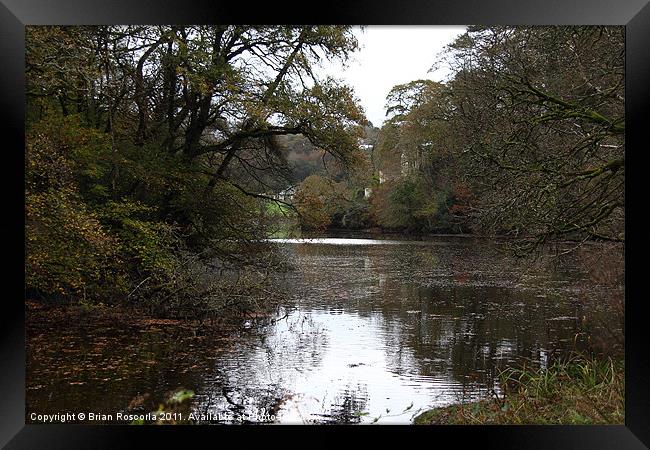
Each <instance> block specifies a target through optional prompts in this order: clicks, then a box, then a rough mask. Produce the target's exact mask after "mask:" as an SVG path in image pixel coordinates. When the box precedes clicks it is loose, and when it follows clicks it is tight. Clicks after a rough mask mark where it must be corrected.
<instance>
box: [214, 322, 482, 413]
mask: <svg viewBox="0 0 650 450" xmlns="http://www.w3.org/2000/svg"><path fill="white" fill-rule="evenodd" d="M273 328H274V329H273V331H272V332H271V333H270V335H269V336H268V337H267V339H266V341H265V343H264V344H263V345H259V346H256V347H255V348H253V349H252V351H251V353H246V354H242V355H241V358H233V359H232V360H230V361H225V362H224V365H220V367H219V370H220V371H221V372H224V373H228V374H230V376H231V377H232V378H233V379H238V380H240V382H241V383H243V384H251V385H257V386H260V387H269V386H279V385H281V386H282V389H283V390H284V391H286V392H288V393H290V394H288V395H287V399H286V401H283V402H282V403H281V406H280V408H279V411H278V412H277V413H276V416H277V417H278V420H279V421H280V422H281V423H309V422H310V421H312V420H316V421H327V420H328V418H331V417H332V416H336V413H337V408H338V407H340V406H341V405H340V403H341V402H342V396H343V402H345V401H348V402H350V401H351V402H353V403H354V405H356V406H357V407H359V410H356V411H348V412H347V413H348V417H346V419H347V420H349V421H353V420H354V418H355V417H356V418H358V419H360V421H361V422H372V421H374V419H375V418H379V420H378V423H403V422H407V423H408V422H410V421H411V419H412V416H413V414H414V413H415V412H417V411H418V410H419V409H420V408H425V407H427V406H431V405H438V404H448V403H452V402H456V401H459V400H461V399H463V398H465V399H466V400H467V399H469V398H472V397H474V396H476V395H478V394H479V393H484V392H479V391H477V389H476V387H473V388H472V389H468V392H465V393H463V386H462V384H461V383H459V382H457V381H455V380H454V379H453V374H451V373H445V372H441V373H437V374H435V375H427V376H422V375H420V373H419V370H418V366H419V364H420V362H418V358H417V356H416V355H415V354H414V353H413V351H412V350H411V349H409V348H407V347H404V346H403V345H401V344H400V342H399V341H397V340H395V339H394V338H393V337H392V336H391V335H390V333H391V330H390V329H388V328H387V326H386V323H385V321H384V319H383V317H382V315H381V314H379V313H375V314H371V315H370V316H367V317H361V316H359V315H358V314H354V313H340V312H339V313H335V314H332V312H330V311H326V310H312V311H309V312H307V313H303V312H300V311H296V312H293V313H291V314H290V315H289V316H288V317H287V318H285V319H283V320H281V321H279V322H278V323H277V324H276V325H275V326H274V327H273ZM297 334H299V335H300V336H312V337H313V340H311V339H310V340H307V341H306V340H304V339H301V338H299V337H298V338H297V336H296V335H297ZM426 362H427V361H424V363H426ZM429 362H435V361H434V360H432V359H429ZM440 362H442V360H440ZM221 407H222V408H223V407H227V406H226V405H225V404H223V402H222V404H221ZM260 407H262V406H260V405H256V406H254V407H253V408H260ZM339 418H340V417H339Z"/></svg>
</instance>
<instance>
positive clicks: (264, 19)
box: [0, 0, 650, 449]
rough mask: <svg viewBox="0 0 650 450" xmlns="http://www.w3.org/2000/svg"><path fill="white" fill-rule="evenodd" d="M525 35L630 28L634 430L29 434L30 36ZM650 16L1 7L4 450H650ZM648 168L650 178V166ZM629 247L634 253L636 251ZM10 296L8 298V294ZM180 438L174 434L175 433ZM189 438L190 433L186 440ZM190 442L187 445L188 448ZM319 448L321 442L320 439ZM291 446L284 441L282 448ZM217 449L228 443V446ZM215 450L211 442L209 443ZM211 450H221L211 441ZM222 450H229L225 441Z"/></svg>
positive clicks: (619, 12)
mask: <svg viewBox="0 0 650 450" xmlns="http://www.w3.org/2000/svg"><path fill="white" fill-rule="evenodd" d="M118 23H119V24H171V23H184V24H196V23H256V24H262V23H263V24H271V23H273V24H301V23H322V24H340V23H346V24H385V25H390V24H395V25H403V24H412V25H463V24H486V25H491V24H509V25H513V24H521V25H596V24H598V25H624V26H625V27H626V117H627V124H626V141H627V148H628V151H627V152H626V160H627V161H626V167H627V169H626V170H627V174H626V203H627V205H626V206H627V207H626V235H627V240H628V243H627V245H626V252H625V264H626V269H625V271H626V274H625V283H626V317H625V327H626V358H625V361H626V363H625V364H626V389H625V402H626V403H625V425H624V426H623V425H609V426H507V427H486V426H463V427H450V426H434V427H401V426H390V427H376V426H375V427H356V428H354V429H351V428H350V427H338V426H334V427H319V428H318V430H315V429H314V428H313V427H311V426H301V427H292V426H288V427H285V426H282V427H275V426H270V427H269V426H264V427H259V426H257V427H254V428H253V429H251V428H249V427H185V426H181V427H128V426H90V425H25V309H24V308H25V304H24V295H23V293H24V269H23V268H22V267H21V266H20V263H21V260H23V262H24V238H25V234H24V233H25V231H24V214H25V211H24V191H23V190H22V189H21V186H24V113H25V98H24V86H25V81H24V27H25V25H52V24H79V25H81V24H118ZM649 48H650V5H649V4H648V0H631V1H626V2H624V3H621V2H619V1H617V0H573V1H570V2H568V1H566V0H546V1H543V2H532V1H528V2H522V1H516V0H492V1H483V2H480V1H476V0H444V1H426V0H418V1H408V2H404V1H401V2H389V1H385V0H382V1H370V0H363V1H356V2H354V3H351V2H347V3H344V2H341V3H337V4H330V3H326V2H321V3H314V4H310V3H308V2H304V1H303V2H282V3H279V2H267V3H260V4H257V3H256V4H253V3H245V2H232V1H227V2H226V1H222V0H213V1H206V0H202V1H196V2H191V3H190V2H173V3H171V2H169V1H164V0H147V1H143V2H139V3H137V4H136V3H134V2H133V1H128V0H118V1H107V0H105V1H100V0H62V1H56V2H54V1H48V0H0V55H1V61H2V67H0V89H1V92H2V94H1V95H0V105H1V106H0V114H1V115H2V119H1V120H0V124H2V127H3V133H2V135H1V136H2V139H1V140H0V142H1V143H2V149H3V156H4V158H3V161H4V162H5V164H6V165H5V166H4V167H3V168H4V171H3V175H2V176H1V177H0V179H1V180H2V190H1V191H0V192H2V193H3V194H4V195H3V203H4V207H3V208H2V211H4V212H5V214H4V217H3V218H2V220H0V227H1V230H2V234H0V236H3V237H4V238H5V248H9V246H8V245H6V244H7V243H9V244H11V246H12V247H13V248H12V249H11V250H10V251H6V252H5V255H4V259H5V261H6V262H8V264H6V268H5V270H4V271H3V272H2V274H3V283H2V287H4V288H5V289H4V292H5V296H4V302H3V304H2V308H1V309H0V316H1V317H2V322H3V323H2V328H0V333H1V342H0V363H1V371H0V445H5V444H6V445H7V448H66V449H70V448H123V447H128V446H140V447H141V446H142V445H145V444H146V445H147V446H148V447H149V446H153V445H154V444H153V442H152V440H153V439H161V440H163V441H164V442H165V443H167V444H182V445H187V444H188V442H189V441H188V438H189V437H191V439H192V440H194V439H195V438H210V437H209V436H205V435H206V434H210V435H214V433H218V434H222V433H227V434H229V435H232V436H229V437H232V438H234V439H235V442H237V441H239V442H243V443H246V444H248V443H249V442H250V439H251V438H253V437H256V438H259V437H262V438H263V439H265V440H266V441H267V442H273V441H276V442H278V443H282V440H281V439H282V438H281V436H280V433H281V434H282V435H284V434H285V433H286V434H289V435H290V438H289V439H290V441H291V443H294V444H298V445H300V446H303V445H305V446H307V445H309V446H311V445H312V443H313V442H314V441H315V440H318V441H319V443H325V442H326V441H330V442H329V443H330V444H334V443H338V442H340V441H341V440H342V439H343V437H342V435H341V431H345V432H346V433H345V434H346V435H347V433H354V434H360V435H361V437H362V438H369V437H382V436H384V435H386V436H390V437H392V438H399V439H404V437H406V436H408V441H402V442H403V443H405V444H406V445H408V443H410V442H413V445H420V444H417V443H416V442H419V441H416V440H415V439H416V438H417V439H420V438H421V439H424V440H425V442H429V443H430V444H431V445H439V442H440V439H441V438H443V439H445V440H447V439H451V440H452V442H453V443H454V445H459V444H461V445H462V444H465V443H467V441H468V440H471V441H472V442H474V443H477V444H478V445H481V447H483V448H484V447H498V448H589V449H596V448H616V449H627V448H631V449H632V448H647V446H649V445H650V426H649V425H650V415H649V414H648V412H649V410H650V396H649V395H648V389H647V386H649V385H650V375H649V371H648V358H647V349H646V343H647V342H649V341H650V340H649V339H648V329H650V327H648V326H646V325H645V323H644V321H645V319H646V316H645V314H644V311H643V303H645V300H644V299H645V296H644V295H643V293H644V292H643V290H642V289H643V285H642V281H641V280H642V278H641V276H642V275H641V274H642V271H643V265H642V264H635V263H633V261H643V259H642V257H643V256H644V252H645V251H646V248H647V245H643V244H644V243H645V235H644V230H643V228H642V227H643V223H644V222H643V211H644V209H645V208H644V205H645V203H646V200H645V199H646V197H645V196H644V195H643V187H644V184H645V181H646V180H644V170H646V169H644V166H645V164H643V154H644V150H645V148H646V146H647V138H646V134H647V133H646V128H647V125H646V124H645V121H646V118H645V116H644V114H643V113H644V112H646V111H648V110H650V108H648V106H649V101H650V50H649ZM646 167H647V166H646ZM630 244H631V245H630ZM7 288H9V289H7ZM172 431H173V432H172ZM178 431H182V432H180V433H179V432H178ZM188 435H189V436H188ZM321 436H322V438H321ZM284 438H285V439H286V438H287V436H284ZM219 439H220V438H219ZM208 442H209V441H208ZM213 442H214V441H213ZM218 445H225V441H223V442H221V443H219V444H218ZM247 446H249V445H247Z"/></svg>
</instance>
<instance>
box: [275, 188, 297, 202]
mask: <svg viewBox="0 0 650 450" xmlns="http://www.w3.org/2000/svg"><path fill="white" fill-rule="evenodd" d="M297 191H298V186H291V187H288V188H287V189H285V190H283V191H280V192H278V193H277V194H275V195H274V196H273V197H274V198H275V199H276V200H281V201H283V202H288V201H291V200H293V196H294V195H296V192H297Z"/></svg>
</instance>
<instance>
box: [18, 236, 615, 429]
mask: <svg viewBox="0 0 650 450" xmlns="http://www.w3.org/2000/svg"><path fill="white" fill-rule="evenodd" d="M271 245H277V246H279V247H280V248H281V250H282V252H284V253H285V254H286V255H287V257H288V258H289V260H290V261H291V262H292V265H293V267H294V270H292V271H289V272H287V273H283V274H279V275H277V278H276V280H275V283H277V286H278V287H279V288H282V289H283V290H285V291H286V293H287V302H286V304H285V305H283V306H282V307H281V308H280V309H279V311H278V314H277V316H275V317H273V318H272V319H271V320H268V319H260V320H257V321H256V320H255V319H252V320H247V321H244V322H242V324H241V327H240V328H239V329H238V330H237V332H236V333H234V334H233V333H230V334H228V335H207V336H206V335H199V336H194V335H192V334H191V333H189V334H188V333H186V332H184V331H182V330H175V331H174V330H171V331H170V330H168V329H162V328H161V330H160V331H159V332H151V331H148V332H146V333H141V334H140V335H138V334H137V333H125V332H115V331H111V330H110V328H109V327H107V329H106V330H104V331H102V330H96V329H93V330H83V328H82V327H81V328H79V327H72V328H70V329H69V330H67V331H66V332H62V335H61V336H59V337H58V339H59V342H65V343H66V344H65V345H69V346H68V347H65V346H63V344H61V345H54V346H53V347H52V348H48V349H45V350H43V352H41V353H40V355H41V356H34V357H33V358H32V360H31V362H28V368H29V371H28V372H29V376H28V411H29V410H30V409H32V410H38V411H39V412H40V411H43V410H50V411H52V410H56V411H62V410H77V409H79V408H80V406H82V405H87V404H88V402H89V401H92V404H93V405H94V408H95V409H97V410H104V411H117V410H124V409H125V408H126V407H127V405H129V403H132V402H133V399H134V398H137V397H138V396H141V395H144V394H147V395H153V397H156V395H158V396H160V395H161V393H162V392H164V391H165V390H167V389H173V388H175V387H178V386H182V387H185V388H189V389H193V390H194V391H195V392H196V394H197V395H196V397H195V399H194V402H193V404H192V408H193V410H194V411H195V412H197V413H201V414H204V417H206V418H208V417H211V418H213V419H214V417H218V419H217V420H212V422H215V421H216V422H230V421H238V419H236V417H239V418H241V417H246V420H249V421H263V422H265V421H272V422H279V423H408V422H411V421H412V418H413V416H414V415H415V414H417V413H418V412H420V411H421V410H423V409H427V408H430V407H432V406H442V405H446V404H450V403H454V402H461V401H468V400H471V399H475V398H479V397H485V396H489V395H492V392H493V391H494V392H495V393H497V394H498V393H499V392H500V388H499V385H498V382H497V375H498V372H499V370H500V369H502V368H504V367H506V366H508V365H515V364H522V362H523V361H526V362H527V363H528V364H533V365H544V364H547V363H548V361H549V358H553V357H554V356H557V355H558V354H561V353H562V352H566V351H569V350H570V349H571V348H574V347H575V346H577V345H580V342H582V340H583V339H582V338H583V335H581V333H582V332H583V331H584V329H585V323H586V321H587V320H588V319H589V318H591V317H592V316H594V315H598V314H600V315H608V314H610V313H611V311H610V309H611V308H612V306H611V304H612V302H611V301H609V300H611V297H612V296H615V295H622V290H621V291H620V292H619V291H618V290H613V289H612V275H611V272H615V274H616V275H615V277H618V278H616V280H615V282H616V283H618V282H619V281H620V280H619V279H620V277H621V276H622V259H621V258H620V255H619V254H618V253H620V251H619V250H620V249H619V250H616V251H608V252H607V253H605V257H603V253H602V249H601V248H600V247H598V246H592V247H589V246H586V247H585V248H583V250H582V251H580V252H577V253H571V254H568V255H562V256H554V253H556V252H554V251H553V250H552V249H549V250H547V251H546V254H545V255H542V256H540V257H538V258H535V259H533V258H528V259H524V260H521V259H516V258H514V257H509V256H507V255H506V254H504V253H503V252H502V251H500V244H499V243H495V242H485V241H480V240H477V239H468V238H453V237H440V238H434V239H428V240H419V241H408V240H400V239H361V238H357V237H354V238H315V239H278V240H272V241H271ZM617 252H618V253H617ZM592 254H597V255H598V256H597V257H594V256H593V255H592ZM601 266H602V267H605V268H606V269H607V270H606V272H607V273H608V274H609V275H608V276H607V277H606V280H605V281H606V282H605V281H603V275H602V274H599V273H596V274H594V267H601ZM621 289H622V287H621ZM48 332H51V331H48ZM590 332H591V333H592V334H594V335H598V333H605V331H603V330H600V329H599V328H598V324H597V323H596V325H593V324H591V323H590ZM134 334H135V335H136V336H135V337H134V336H133V335H134ZM102 339H103V340H104V341H107V342H108V344H106V345H104V346H100V348H99V350H97V344H98V342H101V340H102ZM62 347H65V348H62ZM66 348H68V349H69V350H70V351H69V352H66ZM78 348H81V350H78ZM84 349H85V350H84ZM37 354H38V353H37ZM44 354H45V355H46V356H43V355H44ZM93 354H94V356H93ZM93 358H94V359H93ZM73 361H74V362H75V364H73ZM106 361H111V362H110V363H107V362H106ZM84 362H85V363H84ZM75 365H76V366H77V368H76V371H75V369H74V368H71V366H75ZM93 365H94V367H95V370H94V371H92V373H94V374H97V373H98V372H99V375H97V376H91V375H90V373H91V368H92V367H93ZM98 366H99V370H98V369H97V367H98ZM48 371H49V372H50V375H48V380H45V381H44V380H43V378H45V377H46V376H45V373H46V372H48ZM52 371H54V374H53V375H52V373H51V372H52ZM66 372H67V374H66ZM75 377H76V378H75ZM30 380H31V381H30ZM75 380H76V381H77V384H72V383H74V382H75ZM39 385H40V387H38V388H34V386H39ZM30 387H31V389H30ZM135 410H137V406H136V407H135ZM208 414H212V416H208ZM265 414H266V415H265ZM206 421H209V420H207V419H206Z"/></svg>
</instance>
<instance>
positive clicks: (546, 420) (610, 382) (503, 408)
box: [414, 357, 625, 425]
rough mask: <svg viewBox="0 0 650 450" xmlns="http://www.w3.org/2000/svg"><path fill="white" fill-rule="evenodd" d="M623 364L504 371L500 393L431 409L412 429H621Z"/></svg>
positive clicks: (587, 362)
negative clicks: (552, 426) (527, 426)
mask: <svg viewBox="0 0 650 450" xmlns="http://www.w3.org/2000/svg"><path fill="white" fill-rule="evenodd" d="M623 364H624V363H623V361H618V360H613V359H611V358H607V359H602V360H596V359H582V358H578V357H575V358H573V359H571V360H569V361H566V362H562V363H555V364H553V365H552V366H551V367H549V368H548V369H546V370H544V369H538V370H526V369H508V370H506V371H504V372H502V374H501V384H502V386H503V387H504V393H503V394H502V395H501V396H499V395H497V394H496V393H494V392H493V394H492V395H493V398H491V399H484V400H480V401H477V402H472V403H466V404H459V405H450V406H446V407H442V408H435V409H431V410H428V411H425V412H424V413H422V414H420V415H419V416H417V417H416V418H415V419H414V423H415V424H416V425H433V424H436V425H504V424H509V425H513V424H514V425H524V424H548V425H550V424H562V425H583V424H584V425H586V424H623V423H624V421H625V401H624V395H625V374H624V365H623Z"/></svg>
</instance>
